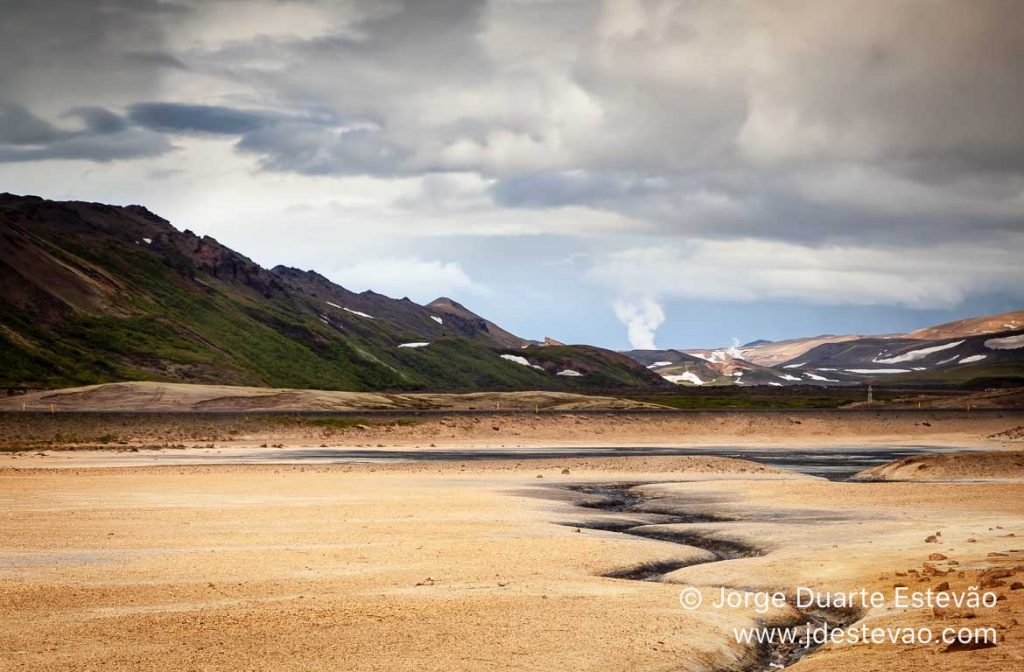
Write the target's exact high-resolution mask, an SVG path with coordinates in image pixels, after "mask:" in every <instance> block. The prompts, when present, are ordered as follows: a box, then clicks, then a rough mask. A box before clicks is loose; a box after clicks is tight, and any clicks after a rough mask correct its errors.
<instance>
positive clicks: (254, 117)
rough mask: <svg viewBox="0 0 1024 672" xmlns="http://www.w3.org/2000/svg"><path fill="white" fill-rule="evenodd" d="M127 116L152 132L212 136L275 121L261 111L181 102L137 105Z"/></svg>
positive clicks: (251, 129) (250, 128) (250, 129)
mask: <svg viewBox="0 0 1024 672" xmlns="http://www.w3.org/2000/svg"><path fill="white" fill-rule="evenodd" d="M128 117H129V119H131V120H132V121H133V122H134V123H136V124H138V125H139V126H143V127H145V128H149V129H152V130H155V131H166V132H170V133H210V134H213V135H242V134H245V133H249V132H252V131H255V130H257V129H259V128H261V127H262V126H264V125H265V124H267V123H268V122H270V121H272V120H273V119H274V116H273V115H271V114H269V113H267V112H262V111H255V110H240V109H235V108H230V107H222V106H219V105H186V104H181V103H136V104H135V105H132V106H131V107H129V108H128Z"/></svg>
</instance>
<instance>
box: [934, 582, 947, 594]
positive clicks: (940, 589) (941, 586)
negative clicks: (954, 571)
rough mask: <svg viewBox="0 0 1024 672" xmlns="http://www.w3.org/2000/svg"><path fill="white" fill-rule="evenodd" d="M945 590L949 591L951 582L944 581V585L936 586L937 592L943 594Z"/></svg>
mask: <svg viewBox="0 0 1024 672" xmlns="http://www.w3.org/2000/svg"><path fill="white" fill-rule="evenodd" d="M944 590H949V581H943V582H942V583H940V584H938V585H937V586H935V592H939V593H941V592H942V591H944Z"/></svg>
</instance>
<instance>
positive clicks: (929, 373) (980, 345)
mask: <svg viewBox="0 0 1024 672" xmlns="http://www.w3.org/2000/svg"><path fill="white" fill-rule="evenodd" d="M992 324H993V326H994V327H995V328H997V329H998V328H999V327H1001V326H1002V325H1003V324H1004V323H1003V322H999V323H992ZM933 329H936V330H938V331H931V330H921V331H919V332H914V334H920V333H925V334H928V333H944V332H943V331H942V327H935V328H933ZM945 333H948V332H945ZM911 335H912V334H908V335H907V336H888V337H862V338H857V339H853V340H848V341H843V342H838V343H824V344H821V345H818V346H816V347H814V348H812V349H810V350H808V351H806V352H804V353H802V354H801V355H799V356H798V357H797V358H795V359H794V360H792V361H789V362H786V363H784V364H782V365H780V366H779V367H778V368H780V369H782V370H786V371H788V372H790V373H792V374H794V375H804V376H805V377H806V376H816V377H819V378H820V377H825V378H828V379H830V380H831V382H895V383H911V382H946V383H970V382H972V381H975V382H976V383H979V382H984V381H988V382H989V383H997V382H1007V381H1013V380H1017V381H1018V383H1020V382H1024V328H1018V329H1009V330H1005V329H1000V330H997V331H993V332H990V333H981V334H977V335H973V336H968V335H964V336H962V337H959V338H957V337H953V338H948V337H947V338H934V339H929V338H911V337H910V336H911Z"/></svg>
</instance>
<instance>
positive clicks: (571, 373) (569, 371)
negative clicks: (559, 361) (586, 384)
mask: <svg viewBox="0 0 1024 672" xmlns="http://www.w3.org/2000/svg"><path fill="white" fill-rule="evenodd" d="M555 375H556V376H569V377H570V378H579V377H580V376H582V375H583V374H582V373H580V372H579V371H573V370H572V369H566V370H565V371H559V372H558V373H556V374H555Z"/></svg>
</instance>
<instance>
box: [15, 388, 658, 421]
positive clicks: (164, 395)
mask: <svg viewBox="0 0 1024 672" xmlns="http://www.w3.org/2000/svg"><path fill="white" fill-rule="evenodd" d="M630 408H656V406H654V405H653V404H647V403H643V402H638V401H631V400H628V399H619V398H616V397H608V396H592V395H582V394H571V393H568V392H475V393H469V394H443V393H406V394H391V393H383V392H337V391H331V390H296V389H287V388H268V387H241V386H231V385H195V384H186V383H157V382H128V383H105V384H102V385H87V386H85V387H73V388H66V389H60V390H44V391H40V392H30V393H27V394H22V395H16V396H12V397H8V398H5V399H0V410H7V411H23V410H24V411H44V412H50V411H56V412H73V411H79V412H81V411H89V412H94V411H148V412H154V411H157V412H162V413H168V412H192V411H195V412H203V411H206V412H210V411H214V412H216V411H296V410H298V411H350V410H401V409H409V410H415V409H441V410H474V409H492V410H500V409H505V410H527V411H529V410H534V409H545V410H580V409H601V410H615V409H630Z"/></svg>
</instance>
